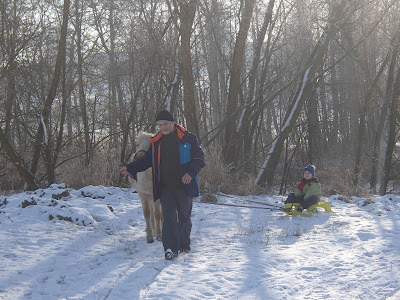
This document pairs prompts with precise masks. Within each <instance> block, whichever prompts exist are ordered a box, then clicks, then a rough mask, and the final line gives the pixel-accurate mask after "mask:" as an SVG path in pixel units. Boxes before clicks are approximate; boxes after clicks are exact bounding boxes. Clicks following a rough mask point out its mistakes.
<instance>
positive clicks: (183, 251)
mask: <svg viewBox="0 0 400 300" xmlns="http://www.w3.org/2000/svg"><path fill="white" fill-rule="evenodd" d="M179 252H180V253H189V252H190V248H181V249H180V250H179Z"/></svg>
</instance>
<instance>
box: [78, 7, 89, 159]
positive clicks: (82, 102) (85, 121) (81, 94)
mask: <svg viewBox="0 0 400 300" xmlns="http://www.w3.org/2000/svg"><path fill="white" fill-rule="evenodd" d="M75 9H76V12H75V31H76V37H77V40H76V51H77V56H78V66H77V69H78V90H79V107H80V113H81V117H82V123H83V139H84V143H85V167H87V166H88V165H89V162H90V156H91V143H90V133H89V120H88V116H87V111H86V97H85V90H84V85H83V57H82V12H80V6H79V0H75Z"/></svg>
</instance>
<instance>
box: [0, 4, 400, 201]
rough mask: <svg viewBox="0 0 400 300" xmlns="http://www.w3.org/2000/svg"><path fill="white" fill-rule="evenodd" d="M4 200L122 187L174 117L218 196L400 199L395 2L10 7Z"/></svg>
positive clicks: (204, 183)
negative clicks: (316, 188)
mask: <svg viewBox="0 0 400 300" xmlns="http://www.w3.org/2000/svg"><path fill="white" fill-rule="evenodd" d="M0 11H1V15H0V49H1V51H0V55H1V58H0V59H1V65H0V103H1V105H0V142H1V149H0V151H1V152H0V189H1V190H3V191H4V190H21V189H26V190H35V189H37V188H43V187H47V186H49V185H50V184H52V183H60V182H63V183H66V184H67V185H68V186H70V187H74V188H80V187H83V186H87V185H105V186H111V185H114V186H118V185H119V184H120V182H121V178H120V175H119V172H118V170H119V167H120V166H122V165H124V164H126V163H127V162H129V161H130V160H131V159H132V155H133V153H134V152H135V140H136V137H137V135H138V134H139V132H141V131H146V132H151V133H155V132H157V127H156V124H155V117H156V115H157V113H158V112H159V111H160V110H162V109H168V110H170V111H171V112H172V113H173V115H174V116H175V120H176V122H177V123H179V124H181V125H183V126H184V127H186V128H187V129H189V130H190V131H192V132H193V133H195V134H196V135H197V137H198V139H199V141H200V143H201V144H202V147H203V148H204V151H205V153H206V164H207V166H206V168H204V170H202V172H201V173H200V181H201V189H202V190H203V191H207V192H224V193H237V194H245V193H261V192H266V191H268V192H273V193H279V194H285V193H287V192H289V191H291V190H292V189H293V188H294V187H295V184H296V182H298V181H299V179H301V177H302V170H303V168H304V166H306V165H307V164H314V165H315V166H316V170H317V173H316V174H317V177H318V179H319V180H320V181H321V182H322V185H323V187H324V194H329V193H331V194H334V193H341V194H346V195H365V194H375V193H378V194H381V195H384V194H386V193H391V192H395V191H396V190H397V189H398V187H399V185H400V176H399V172H400V162H399V161H398V160H399V154H400V149H399V147H398V144H397V139H398V137H399V134H400V133H399V128H400V127H399V125H400V124H399V121H400V119H399V116H398V106H399V100H400V63H399V58H400V56H399V50H400V48H399V47H400V18H399V16H400V1H398V0H72V1H71V0H0Z"/></svg>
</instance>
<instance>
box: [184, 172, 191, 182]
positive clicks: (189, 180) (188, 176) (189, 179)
mask: <svg viewBox="0 0 400 300" xmlns="http://www.w3.org/2000/svg"><path fill="white" fill-rule="evenodd" d="M191 181H192V176H190V175H189V174H188V173H186V174H185V175H183V177H182V182H183V184H188V183H190V182H191Z"/></svg>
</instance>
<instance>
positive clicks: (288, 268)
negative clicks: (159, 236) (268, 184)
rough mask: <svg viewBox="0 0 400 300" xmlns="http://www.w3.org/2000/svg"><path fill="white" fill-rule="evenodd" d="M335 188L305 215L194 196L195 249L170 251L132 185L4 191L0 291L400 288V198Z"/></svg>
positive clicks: (44, 294) (104, 294) (238, 295)
mask: <svg viewBox="0 0 400 300" xmlns="http://www.w3.org/2000/svg"><path fill="white" fill-rule="evenodd" d="M339 198H340V197H339V196H331V197H329V198H324V199H326V200H329V201H330V202H331V204H332V209H333V210H334V211H335V214H329V213H324V212H320V213H318V214H316V215H314V216H312V217H298V216H297V217H296V216H293V217H292V216H288V215H286V214H284V213H283V212H282V211H280V210H269V209H255V208H244V207H232V206H222V205H214V204H208V203H200V202H199V201H198V200H197V201H195V202H194V205H193V214H192V222H193V228H192V251H191V252H190V253H188V254H180V255H179V257H177V258H176V259H175V260H173V261H166V260H165V259H164V257H163V249H162V244H161V243H160V242H158V241H156V242H154V243H152V244H147V243H146V237H145V233H144V229H145V223H144V219H143V215H142V209H141V206H140V201H139V199H138V195H137V194H136V193H133V192H132V191H129V192H126V191H122V190H120V189H119V188H115V187H103V186H88V187H85V188H83V189H80V190H74V189H70V188H67V187H66V186H65V185H63V184H61V185H52V186H51V187H49V188H47V189H41V190H37V191H35V192H23V193H19V194H13V195H11V196H7V197H5V196H1V197H0V299H69V300H72V299H118V300H119V299H129V300H131V299H400V284H399V279H400V241H399V238H398V237H399V235H400V197H399V196H396V195H386V196H383V197H378V196H375V197H372V198H370V199H365V198H352V199H351V203H346V202H344V201H341V200H339ZM247 200H252V201H253V202H250V201H247ZM218 201H219V203H227V204H237V205H244V206H252V207H254V206H258V207H262V208H267V207H271V208H272V209H274V207H272V206H266V205H262V204H256V203H254V201H256V202H261V203H265V204H271V205H275V206H282V205H283V204H282V203H283V201H284V197H281V196H271V195H263V196H257V197H255V196H247V197H241V196H232V195H219V196H218ZM22 203H24V205H21V204H22ZM22 206H23V207H24V208H22ZM50 216H52V217H50Z"/></svg>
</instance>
